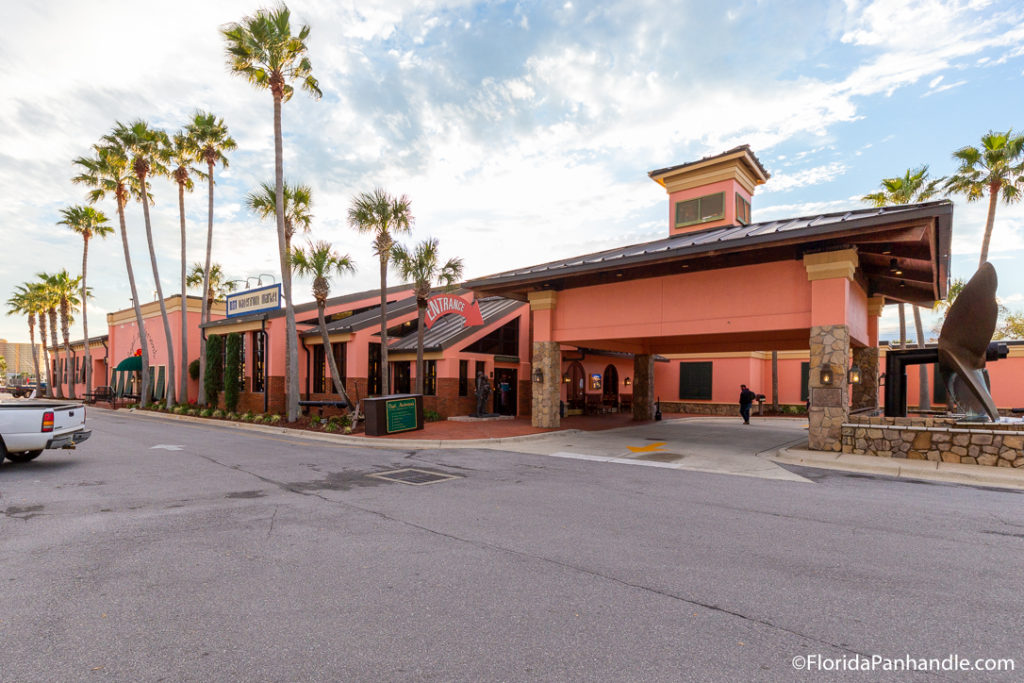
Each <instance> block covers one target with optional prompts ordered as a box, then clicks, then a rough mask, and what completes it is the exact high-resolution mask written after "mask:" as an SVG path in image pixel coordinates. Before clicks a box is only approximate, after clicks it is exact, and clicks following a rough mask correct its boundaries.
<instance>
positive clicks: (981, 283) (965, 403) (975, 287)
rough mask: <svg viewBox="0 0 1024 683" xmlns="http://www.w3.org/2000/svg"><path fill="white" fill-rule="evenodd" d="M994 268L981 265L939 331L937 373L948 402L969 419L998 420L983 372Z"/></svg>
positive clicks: (993, 314) (994, 307)
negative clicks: (986, 418)
mask: <svg viewBox="0 0 1024 683" xmlns="http://www.w3.org/2000/svg"><path fill="white" fill-rule="evenodd" d="M996 284H997V280H996V269H995V268H993V267H992V264H991V263H983V264H982V265H981V267H980V268H978V272H976V273H975V274H974V276H973V277H972V278H971V279H970V281H969V282H968V283H967V284H966V285H964V288H963V289H962V290H961V291H960V294H959V295H957V297H956V300H955V301H953V305H952V306H950V307H949V312H948V313H947V314H946V322H945V323H943V325H942V330H941V331H940V332H939V371H940V373H941V374H942V379H943V380H944V381H945V382H946V388H947V391H948V392H949V397H950V399H951V400H952V401H953V402H954V403H955V404H956V406H957V407H958V408H959V409H960V410H962V411H964V412H966V413H967V414H968V416H969V417H971V418H976V419H977V418H982V419H984V417H985V416H986V415H987V417H988V418H989V419H990V420H992V421H993V422H998V421H999V411H998V410H997V409H996V405H995V402H994V401H993V400H992V394H990V393H989V390H988V382H987V381H986V378H985V374H984V369H985V360H986V358H985V357H986V353H987V352H988V348H989V342H990V341H991V340H992V334H993V333H994V332H995V330H996V319H997V318H998V316H999V307H998V304H997V303H996Z"/></svg>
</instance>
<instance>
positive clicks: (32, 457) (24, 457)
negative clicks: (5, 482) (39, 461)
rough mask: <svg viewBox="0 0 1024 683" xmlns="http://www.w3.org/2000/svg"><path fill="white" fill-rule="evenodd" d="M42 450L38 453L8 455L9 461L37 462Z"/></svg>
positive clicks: (28, 452) (26, 452) (27, 452)
mask: <svg viewBox="0 0 1024 683" xmlns="http://www.w3.org/2000/svg"><path fill="white" fill-rule="evenodd" d="M42 452H43V451H42V450H38V451H24V452H22V453H8V454H7V459H8V460H10V461H11V462H28V461H29V460H35V459H36V458H38V457H39V456H40V455H41V454H42Z"/></svg>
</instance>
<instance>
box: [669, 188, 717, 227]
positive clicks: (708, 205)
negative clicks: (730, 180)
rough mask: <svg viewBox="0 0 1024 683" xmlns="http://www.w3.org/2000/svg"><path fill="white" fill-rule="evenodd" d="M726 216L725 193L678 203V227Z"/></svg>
mask: <svg viewBox="0 0 1024 683" xmlns="http://www.w3.org/2000/svg"><path fill="white" fill-rule="evenodd" d="M722 218H725V193H724V192H718V193H715V194H709V195H706V196H704V197H697V198H696V199H687V200H686V201H682V202H678V203H677V204H676V227H677V228H682V227H684V226H687V225H694V224H695V223H707V222H709V221H717V220H719V219H722Z"/></svg>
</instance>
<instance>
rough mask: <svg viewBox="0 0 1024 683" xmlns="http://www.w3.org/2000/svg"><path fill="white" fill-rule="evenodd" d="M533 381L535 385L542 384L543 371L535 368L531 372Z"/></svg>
mask: <svg viewBox="0 0 1024 683" xmlns="http://www.w3.org/2000/svg"><path fill="white" fill-rule="evenodd" d="M533 381H534V382H536V383H537V384H541V383H543V382H544V371H543V370H541V369H540V368H536V369H535V370H534V371H533Z"/></svg>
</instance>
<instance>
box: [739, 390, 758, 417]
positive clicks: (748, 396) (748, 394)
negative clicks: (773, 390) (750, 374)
mask: <svg viewBox="0 0 1024 683" xmlns="http://www.w3.org/2000/svg"><path fill="white" fill-rule="evenodd" d="M755 396H757V394H755V393H754V392H753V391H751V390H750V389H747V385H746V384H741V385H740V415H741V416H743V424H745V425H748V424H750V404H751V403H753V402H754V397H755Z"/></svg>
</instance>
